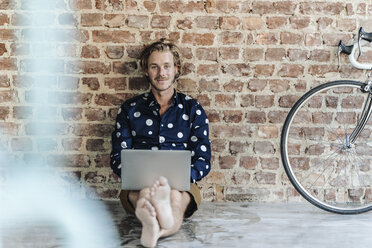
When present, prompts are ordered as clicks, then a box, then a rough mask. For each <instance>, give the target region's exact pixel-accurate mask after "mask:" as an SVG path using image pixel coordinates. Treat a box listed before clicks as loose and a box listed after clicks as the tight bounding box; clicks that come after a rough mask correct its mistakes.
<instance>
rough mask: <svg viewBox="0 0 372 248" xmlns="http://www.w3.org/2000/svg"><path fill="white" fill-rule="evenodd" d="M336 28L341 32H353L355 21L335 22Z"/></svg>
mask: <svg viewBox="0 0 372 248" xmlns="http://www.w3.org/2000/svg"><path fill="white" fill-rule="evenodd" d="M337 28H338V29H339V30H341V31H354V30H355V29H356V28H357V23H356V20H355V19H341V20H337Z"/></svg>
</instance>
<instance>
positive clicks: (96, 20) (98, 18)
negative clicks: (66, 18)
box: [81, 13, 103, 27]
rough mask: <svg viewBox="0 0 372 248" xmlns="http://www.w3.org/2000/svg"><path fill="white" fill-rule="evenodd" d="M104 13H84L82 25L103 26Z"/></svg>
mask: <svg viewBox="0 0 372 248" xmlns="http://www.w3.org/2000/svg"><path fill="white" fill-rule="evenodd" d="M102 20H103V15H102V14H99V13H82V14H81V25H82V26H83V27H94V26H101V25H102Z"/></svg>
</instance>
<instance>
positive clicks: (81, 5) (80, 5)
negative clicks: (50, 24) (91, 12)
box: [69, 0, 92, 10]
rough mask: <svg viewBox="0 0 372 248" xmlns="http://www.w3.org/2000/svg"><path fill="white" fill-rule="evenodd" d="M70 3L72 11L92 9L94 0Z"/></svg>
mask: <svg viewBox="0 0 372 248" xmlns="http://www.w3.org/2000/svg"><path fill="white" fill-rule="evenodd" d="M69 2H70V7H71V8H72V9H76V10H82V9H92V0H69Z"/></svg>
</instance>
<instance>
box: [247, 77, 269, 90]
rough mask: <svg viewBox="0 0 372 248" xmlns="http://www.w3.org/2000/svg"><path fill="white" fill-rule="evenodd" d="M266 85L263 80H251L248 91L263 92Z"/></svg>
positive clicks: (265, 81)
mask: <svg viewBox="0 0 372 248" xmlns="http://www.w3.org/2000/svg"><path fill="white" fill-rule="evenodd" d="M266 85H267V80H265V79H251V80H250V81H249V83H248V89H249V90H250V91H252V92H257V91H263V90H264V89H265V87H266Z"/></svg>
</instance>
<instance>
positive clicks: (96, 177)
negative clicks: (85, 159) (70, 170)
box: [84, 171, 106, 183]
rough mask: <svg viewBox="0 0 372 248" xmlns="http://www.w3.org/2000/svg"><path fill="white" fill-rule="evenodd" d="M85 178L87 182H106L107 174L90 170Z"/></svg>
mask: <svg viewBox="0 0 372 248" xmlns="http://www.w3.org/2000/svg"><path fill="white" fill-rule="evenodd" d="M84 180H85V181H86V182H87V183H104V182H106V176H105V175H102V174H101V173H100V172H98V171H94V172H93V171H90V172H88V173H87V174H85V177H84Z"/></svg>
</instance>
